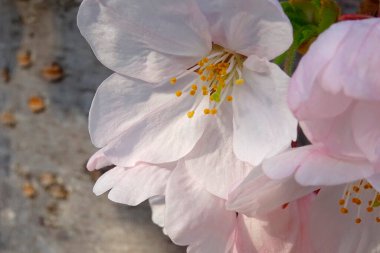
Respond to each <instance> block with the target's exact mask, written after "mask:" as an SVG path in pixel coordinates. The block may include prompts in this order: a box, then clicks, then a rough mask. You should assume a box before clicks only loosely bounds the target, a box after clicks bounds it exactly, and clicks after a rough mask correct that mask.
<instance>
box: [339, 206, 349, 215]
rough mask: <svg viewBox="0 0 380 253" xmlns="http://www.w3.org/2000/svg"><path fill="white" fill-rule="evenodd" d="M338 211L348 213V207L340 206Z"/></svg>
mask: <svg viewBox="0 0 380 253" xmlns="http://www.w3.org/2000/svg"><path fill="white" fill-rule="evenodd" d="M340 212H341V213H343V214H346V213H348V209H347V208H345V207H342V208H341V209H340Z"/></svg>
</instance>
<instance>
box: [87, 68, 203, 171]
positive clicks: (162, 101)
mask: <svg viewBox="0 0 380 253" xmlns="http://www.w3.org/2000/svg"><path fill="white" fill-rule="evenodd" d="M194 75H196V74H194ZM194 75H188V76H186V77H184V78H182V79H179V80H178V82H177V84H176V85H174V86H175V87H173V85H171V84H169V83H163V84H161V85H159V86H152V85H150V84H147V83H143V82H141V81H140V82H138V81H135V80H132V79H127V78H124V77H122V76H120V75H117V74H114V75H112V76H111V77H110V78H109V79H107V80H106V81H104V82H103V84H102V85H101V86H100V87H99V89H98V91H97V94H96V95H95V98H94V101H93V104H92V107H91V111H90V119H89V121H90V127H89V128H90V135H91V138H92V141H93V143H94V144H95V145H96V146H100V147H101V146H104V145H107V144H108V145H107V147H105V148H104V153H105V154H106V156H107V158H108V159H109V160H110V161H112V163H114V164H117V165H119V166H123V167H132V166H134V165H135V164H136V162H139V161H145V162H152V163H165V162H171V161H176V160H178V159H179V158H180V157H182V156H184V155H186V154H187V153H188V152H190V151H191V149H192V148H193V146H194V145H195V144H196V142H197V140H198V139H199V138H200V137H201V135H202V133H203V130H204V128H205V125H206V122H207V119H206V118H205V117H204V115H202V114H201V113H195V115H194V117H193V118H192V119H189V118H188V117H187V115H186V114H187V112H188V111H190V110H192V108H193V107H194V104H195V103H196V100H195V98H194V97H192V96H189V95H188V94H185V92H184V94H183V95H182V96H181V97H179V98H177V97H176V96H175V91H176V90H178V89H183V88H186V87H187V86H189V85H191V84H193V83H194V80H195V78H197V77H196V76H194ZM206 102H207V101H206V100H205V99H204V100H203V103H206Z"/></svg>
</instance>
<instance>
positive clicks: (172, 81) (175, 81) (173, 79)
mask: <svg viewBox="0 0 380 253" xmlns="http://www.w3.org/2000/svg"><path fill="white" fill-rule="evenodd" d="M170 83H171V84H172V85H174V84H176V83H177V78H175V77H173V78H171V79H170Z"/></svg>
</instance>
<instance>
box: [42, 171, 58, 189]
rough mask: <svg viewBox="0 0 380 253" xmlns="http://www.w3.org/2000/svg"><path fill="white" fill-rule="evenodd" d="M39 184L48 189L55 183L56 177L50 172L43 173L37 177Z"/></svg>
mask: <svg viewBox="0 0 380 253" xmlns="http://www.w3.org/2000/svg"><path fill="white" fill-rule="evenodd" d="M39 182H40V184H41V185H42V186H43V187H44V188H48V187H50V186H52V185H53V184H56V183H57V177H56V175H54V174H53V173H51V172H43V173H41V174H40V176H39Z"/></svg>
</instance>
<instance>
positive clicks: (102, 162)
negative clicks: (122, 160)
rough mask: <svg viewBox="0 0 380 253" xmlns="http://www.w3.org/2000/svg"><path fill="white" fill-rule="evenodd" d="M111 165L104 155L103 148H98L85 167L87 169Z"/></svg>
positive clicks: (97, 168)
mask: <svg viewBox="0 0 380 253" xmlns="http://www.w3.org/2000/svg"><path fill="white" fill-rule="evenodd" d="M111 165H113V164H112V163H111V162H110V161H109V160H108V158H107V157H106V156H105V155H104V153H103V150H102V149H99V150H98V151H97V152H96V153H95V154H93V155H92V156H91V157H90V159H89V160H88V162H87V166H86V167H87V169H88V170H89V171H93V170H99V169H102V168H105V167H107V166H111Z"/></svg>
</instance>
